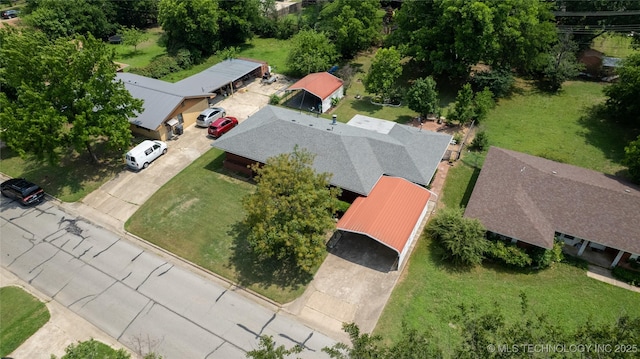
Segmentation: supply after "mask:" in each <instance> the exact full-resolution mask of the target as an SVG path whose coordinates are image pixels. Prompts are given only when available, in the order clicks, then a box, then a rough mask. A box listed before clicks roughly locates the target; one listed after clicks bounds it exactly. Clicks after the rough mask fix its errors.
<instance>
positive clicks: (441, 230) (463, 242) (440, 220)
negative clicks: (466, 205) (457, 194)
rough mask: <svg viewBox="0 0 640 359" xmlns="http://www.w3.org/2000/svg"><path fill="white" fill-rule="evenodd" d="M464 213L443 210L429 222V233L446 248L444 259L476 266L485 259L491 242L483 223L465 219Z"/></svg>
mask: <svg viewBox="0 0 640 359" xmlns="http://www.w3.org/2000/svg"><path fill="white" fill-rule="evenodd" d="M462 212H463V211H462V208H444V209H441V210H440V211H438V213H437V214H436V216H435V217H434V218H433V220H431V222H429V227H428V228H427V233H429V235H430V236H431V237H432V238H433V239H435V240H436V241H437V242H439V243H440V245H441V246H442V247H443V248H444V255H443V257H444V259H450V260H451V261H452V262H453V263H454V264H459V265H464V266H474V265H477V264H480V263H481V262H482V260H483V259H484V253H485V252H486V251H487V248H488V245H489V242H488V241H487V240H486V238H485V234H486V230H485V229H484V227H483V226H482V223H480V221H478V220H477V219H471V218H465V217H463V216H462Z"/></svg>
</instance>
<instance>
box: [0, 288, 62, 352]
mask: <svg viewBox="0 0 640 359" xmlns="http://www.w3.org/2000/svg"><path fill="white" fill-rule="evenodd" d="M0 318H1V319H0V356H1V357H5V356H6V355H8V354H9V353H11V352H13V351H14V350H16V349H17V348H18V347H19V346H20V344H22V343H24V342H25V340H27V339H29V337H30V336H32V335H33V334H34V333H35V332H37V331H38V329H40V328H41V327H42V326H43V325H44V324H45V323H46V322H48V321H49V318H50V315H49V310H48V309H47V306H46V305H45V304H44V303H43V302H41V301H39V300H38V299H37V298H36V297H34V296H32V295H31V294H29V293H27V292H25V291H24V290H23V289H21V288H18V287H2V288H0Z"/></svg>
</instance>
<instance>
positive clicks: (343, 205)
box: [337, 201, 351, 213]
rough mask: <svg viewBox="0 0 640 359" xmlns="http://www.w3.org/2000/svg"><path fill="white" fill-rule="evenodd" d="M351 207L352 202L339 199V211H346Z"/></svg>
mask: <svg viewBox="0 0 640 359" xmlns="http://www.w3.org/2000/svg"><path fill="white" fill-rule="evenodd" d="M349 207H351V203H349V202H345V201H338V208H337V211H338V212H339V213H346V212H347V210H348V209H349Z"/></svg>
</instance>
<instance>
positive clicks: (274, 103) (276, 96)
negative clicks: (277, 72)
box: [269, 94, 281, 105]
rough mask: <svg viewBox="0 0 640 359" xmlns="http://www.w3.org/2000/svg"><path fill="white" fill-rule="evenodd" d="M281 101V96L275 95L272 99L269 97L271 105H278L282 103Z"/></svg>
mask: <svg viewBox="0 0 640 359" xmlns="http://www.w3.org/2000/svg"><path fill="white" fill-rule="evenodd" d="M280 100H281V98H280V96H278V95H276V94H273V95H271V97H269V104H271V105H277V104H279V103H280Z"/></svg>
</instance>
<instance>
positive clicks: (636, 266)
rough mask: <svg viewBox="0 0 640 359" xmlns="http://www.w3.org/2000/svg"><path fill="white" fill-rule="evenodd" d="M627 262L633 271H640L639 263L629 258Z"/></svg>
mask: <svg viewBox="0 0 640 359" xmlns="http://www.w3.org/2000/svg"><path fill="white" fill-rule="evenodd" d="M627 262H628V263H629V266H630V267H631V268H633V269H640V261H638V259H631V258H629V260H627Z"/></svg>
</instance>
